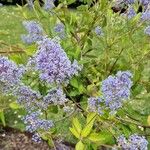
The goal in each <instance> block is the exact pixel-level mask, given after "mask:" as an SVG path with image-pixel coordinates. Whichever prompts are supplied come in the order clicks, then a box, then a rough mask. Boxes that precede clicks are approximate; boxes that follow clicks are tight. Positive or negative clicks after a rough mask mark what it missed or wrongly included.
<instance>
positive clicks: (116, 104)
mask: <svg viewBox="0 0 150 150" xmlns="http://www.w3.org/2000/svg"><path fill="white" fill-rule="evenodd" d="M131 78H132V74H131V73H130V72H128V71H123V72H122V71H119V72H118V73H117V74H116V76H109V77H108V78H107V79H105V80H104V81H103V82H102V88H101V90H102V93H103V98H104V101H105V105H106V106H107V107H109V108H110V110H111V111H115V110H117V109H118V108H120V107H122V102H123V101H124V100H127V99H128V98H129V97H130V89H131V86H132V81H131Z"/></svg>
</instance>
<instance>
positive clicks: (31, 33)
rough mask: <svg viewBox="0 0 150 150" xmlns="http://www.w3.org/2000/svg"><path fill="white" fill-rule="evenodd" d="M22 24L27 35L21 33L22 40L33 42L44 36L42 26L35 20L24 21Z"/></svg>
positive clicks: (28, 42)
mask: <svg viewBox="0 0 150 150" xmlns="http://www.w3.org/2000/svg"><path fill="white" fill-rule="evenodd" d="M23 25H24V27H25V29H26V30H27V32H28V34H27V35H22V36H21V38H22V40H23V42H25V43H27V44H32V43H33V42H37V41H41V40H42V39H43V37H44V31H43V28H42V27H41V26H40V24H38V23H37V22H36V21H24V22H23Z"/></svg>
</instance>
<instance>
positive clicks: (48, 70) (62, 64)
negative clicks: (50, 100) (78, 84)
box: [32, 38, 81, 84]
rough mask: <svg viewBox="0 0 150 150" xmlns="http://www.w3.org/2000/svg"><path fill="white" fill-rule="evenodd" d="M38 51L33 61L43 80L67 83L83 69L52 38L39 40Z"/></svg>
mask: <svg viewBox="0 0 150 150" xmlns="http://www.w3.org/2000/svg"><path fill="white" fill-rule="evenodd" d="M38 44H39V47H38V51H37V52H36V54H35V55H34V58H33V61H32V63H33V62H34V64H35V66H34V67H35V70H37V71H39V74H40V75H39V76H40V79H41V80H42V81H46V82H47V83H50V84H51V83H56V84H61V83H66V82H68V80H69V79H70V78H71V77H72V76H73V75H76V74H77V73H78V71H80V70H81V67H79V65H77V62H76V61H74V63H73V64H72V63H71V61H70V60H69V58H68V57H67V54H66V53H65V51H64V50H63V48H62V47H61V45H60V43H59V42H57V41H55V40H52V39H50V38H44V39H43V40H42V41H40V42H38Z"/></svg>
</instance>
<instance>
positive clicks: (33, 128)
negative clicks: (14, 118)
mask: <svg viewBox="0 0 150 150" xmlns="http://www.w3.org/2000/svg"><path fill="white" fill-rule="evenodd" d="M40 115H41V111H36V112H32V113H31V112H30V113H29V114H28V115H26V116H25V117H24V118H23V121H24V123H25V124H26V131H28V132H30V133H35V134H34V135H33V136H32V140H33V141H35V142H37V143H39V142H41V138H40V135H39V134H38V133H37V131H38V130H45V131H48V130H49V129H50V128H52V127H53V126H54V124H53V121H52V120H45V119H40Z"/></svg>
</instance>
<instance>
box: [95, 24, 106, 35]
mask: <svg viewBox="0 0 150 150" xmlns="http://www.w3.org/2000/svg"><path fill="white" fill-rule="evenodd" d="M95 34H96V35H98V36H103V35H104V33H103V31H102V28H101V27H100V26H97V27H96V28H95Z"/></svg>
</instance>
